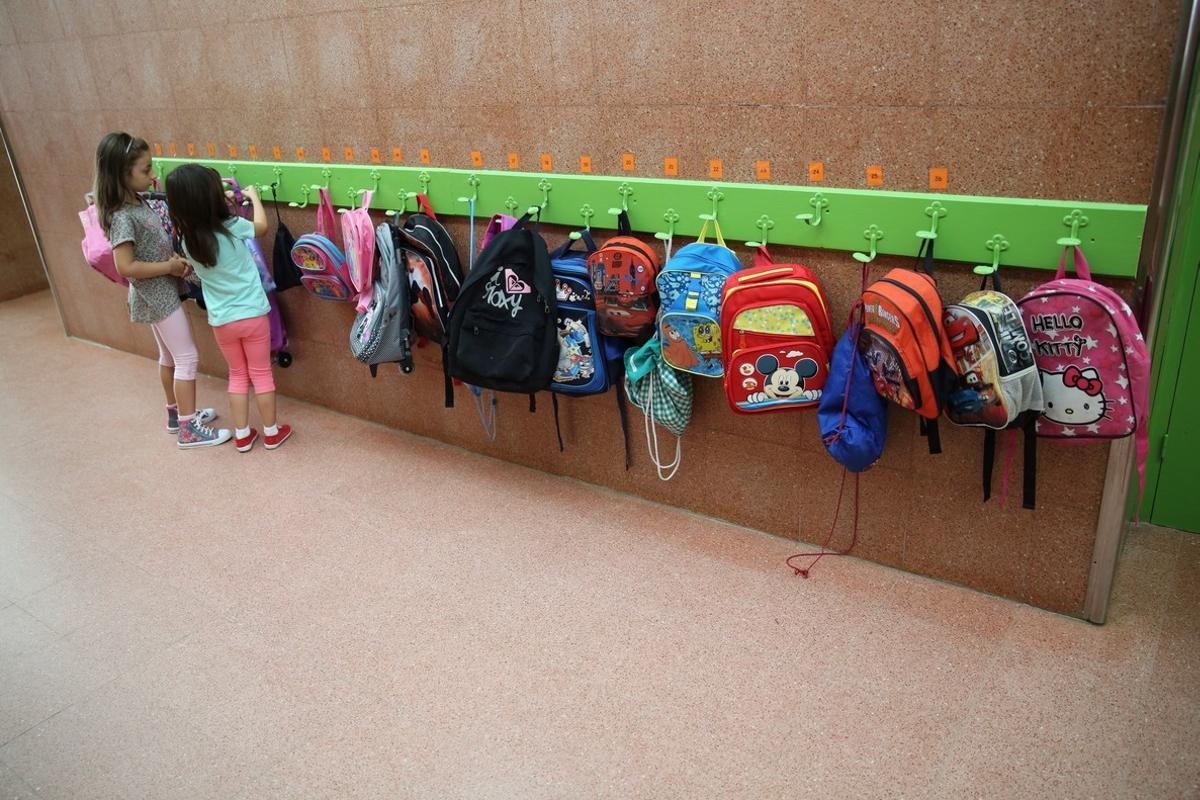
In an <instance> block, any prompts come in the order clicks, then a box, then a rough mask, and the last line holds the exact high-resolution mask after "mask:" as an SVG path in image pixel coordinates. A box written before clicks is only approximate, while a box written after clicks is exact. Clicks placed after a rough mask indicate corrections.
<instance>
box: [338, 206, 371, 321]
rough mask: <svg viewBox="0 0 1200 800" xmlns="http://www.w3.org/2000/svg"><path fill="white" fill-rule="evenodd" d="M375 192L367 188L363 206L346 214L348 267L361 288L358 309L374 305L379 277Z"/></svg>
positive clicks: (343, 238) (345, 233)
mask: <svg viewBox="0 0 1200 800" xmlns="http://www.w3.org/2000/svg"><path fill="white" fill-rule="evenodd" d="M371 194H372V193H371V192H364V193H363V199H362V206H361V207H359V208H355V209H351V210H350V211H347V212H346V213H345V214H343V215H342V242H343V243H344V244H345V246H346V268H347V270H348V271H349V273H350V282H351V284H353V286H354V290H355V291H356V292H358V313H360V314H361V313H363V312H364V311H366V310H367V308H369V307H370V305H371V295H372V293H373V291H372V288H373V286H374V279H375V226H374V224H373V223H372V222H371V212H370V208H371Z"/></svg>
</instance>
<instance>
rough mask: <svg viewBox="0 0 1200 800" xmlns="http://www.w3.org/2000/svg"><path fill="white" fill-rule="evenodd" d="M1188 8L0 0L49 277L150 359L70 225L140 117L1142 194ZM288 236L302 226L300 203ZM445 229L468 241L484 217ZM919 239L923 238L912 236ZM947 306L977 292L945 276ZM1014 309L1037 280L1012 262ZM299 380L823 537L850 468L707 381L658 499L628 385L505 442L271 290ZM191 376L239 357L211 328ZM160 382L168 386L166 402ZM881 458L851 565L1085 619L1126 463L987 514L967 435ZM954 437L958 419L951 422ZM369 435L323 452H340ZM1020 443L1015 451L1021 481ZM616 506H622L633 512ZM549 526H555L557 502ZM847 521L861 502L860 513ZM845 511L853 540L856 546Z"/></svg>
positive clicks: (606, 476) (507, 432)
mask: <svg viewBox="0 0 1200 800" xmlns="http://www.w3.org/2000/svg"><path fill="white" fill-rule="evenodd" d="M1178 13H1179V12H1178V8H1177V3H1176V2H1174V1H1173V0H1172V1H1171V2H1161V3H1152V2H1126V1H1122V0H1103V1H1100V2H1090V3H1079V2H1069V1H1068V0H1050V1H1049V2H1047V1H1046V0H1037V1H1035V0H1004V1H1003V2H983V0H975V1H974V2H971V1H968V0H953V2H944V3H932V2H917V3H896V2H874V1H871V2H844V1H843V2H835V1H834V0H820V1H818V0H798V1H797V2H785V1H784V0H765V2H762V3H757V4H746V3H741V2H732V0H713V1H712V2H707V3H704V4H688V3H664V2H626V1H625V0H618V1H617V2H609V3H582V2H571V3H563V2H551V0H519V2H515V3H508V4H494V3H483V2H477V1H476V0H460V1H454V2H392V3H388V2H353V1H352V0H261V1H256V0H210V1H209V2H205V3H200V4H197V3H194V2H182V1H181V0H161V1H160V2H151V0H91V1H90V2H83V1H82V0H81V2H67V0H26V1H25V2H17V1H16V0H8V1H7V2H5V3H4V4H3V5H2V6H0V110H2V113H3V117H4V121H5V123H6V124H7V126H8V129H9V131H10V135H11V136H12V139H13V141H14V146H15V149H16V154H17V159H18V162H19V164H20V167H21V169H22V171H23V173H24V175H25V178H26V180H27V182H28V184H29V189H30V192H31V194H32V197H33V203H34V206H35V215H36V217H37V222H38V226H39V229H40V230H41V232H42V236H43V239H44V242H45V247H46V250H47V257H48V259H49V262H50V268H51V273H52V277H53V279H54V281H55V284H56V286H57V288H58V289H59V292H60V294H61V295H62V303H63V307H64V309H65V313H66V317H67V325H68V328H69V330H70V332H71V333H72V334H74V335H77V336H81V337H85V338H89V339H95V340H98V341H102V342H105V343H107V344H110V345H113V346H115V347H119V348H123V349H127V350H131V351H135V352H140V353H146V354H149V353H151V352H152V351H153V349H154V348H153V343H152V340H151V337H150V334H149V332H148V331H147V330H146V329H145V328H144V327H139V326H133V325H131V324H129V323H128V321H127V317H126V315H125V312H124V304H123V297H122V293H121V292H120V291H119V290H117V289H116V288H115V287H113V286H111V285H109V284H106V283H105V282H104V281H103V279H102V278H100V277H99V276H97V275H95V274H93V273H91V272H90V271H89V270H88V269H87V268H86V267H85V266H83V264H82V261H81V258H80V254H79V245H78V240H79V237H80V232H79V225H78V221H77V217H76V211H77V208H78V205H79V202H80V201H79V197H80V194H81V193H82V191H83V190H84V189H85V188H86V187H87V185H88V184H89V181H90V177H91V160H92V157H93V152H94V147H95V144H96V141H97V140H98V138H99V137H100V135H101V134H103V133H104V132H106V131H108V130H117V129H120V130H129V131H131V132H134V133H136V134H139V135H141V136H143V137H145V138H147V139H149V140H150V141H153V142H159V143H162V144H164V145H167V144H169V143H171V142H174V143H176V145H177V147H178V148H179V150H180V152H185V147H186V144H187V143H194V144H196V145H197V146H198V148H199V149H200V152H202V153H203V152H204V149H205V145H206V144H207V143H209V142H212V143H214V144H215V145H216V146H217V147H218V148H220V150H221V152H222V153H224V152H225V148H227V147H228V146H229V145H231V144H232V145H234V146H236V147H237V148H239V152H240V153H241V154H242V155H243V156H244V155H245V153H246V152H247V148H248V146H249V145H254V146H256V147H257V149H258V152H259V155H260V157H263V156H265V155H268V154H269V153H270V151H271V148H272V147H274V146H276V145H278V146H280V147H281V148H283V150H284V152H285V153H288V154H289V155H290V154H292V153H294V150H295V148H296V147H303V148H305V150H306V151H307V153H308V156H309V158H310V159H311V158H313V157H314V156H315V155H317V154H319V152H320V149H321V147H322V146H329V147H331V148H332V149H333V152H334V154H335V157H340V154H341V151H342V148H343V147H353V148H354V149H355V151H356V153H358V154H359V157H361V155H362V154H364V153H366V152H367V151H368V149H369V148H371V147H380V148H383V149H384V152H385V153H390V150H391V148H392V147H394V146H399V147H402V148H403V149H404V152H405V154H406V158H407V160H408V161H410V162H412V161H415V159H416V154H417V152H418V150H419V149H420V148H428V149H429V150H430V152H431V155H432V159H433V162H434V163H435V164H442V165H447V166H468V164H469V154H470V152H471V151H472V150H479V151H481V152H482V154H483V157H484V159H485V165H486V166H489V167H501V166H502V165H503V164H504V163H505V157H506V155H507V153H509V152H510V151H511V152H516V153H517V154H518V155H519V157H520V159H521V160H522V163H523V164H524V165H527V166H532V165H534V164H536V162H537V158H538V156H539V154H540V153H542V152H549V153H551V154H552V155H553V156H554V158H555V159H556V162H557V164H558V166H559V168H560V169H571V168H572V167H573V166H574V165H575V164H576V163H577V159H578V157H579V155H581V154H588V155H591V156H592V157H593V160H594V164H595V168H596V171H597V172H610V173H615V172H616V171H617V170H618V169H619V164H620V155H621V154H622V153H624V152H632V153H634V154H635V155H636V157H637V163H638V172H639V173H640V174H647V175H657V174H660V173H661V164H662V159H663V158H664V157H666V156H676V157H678V158H679V160H680V176H681V177H688V178H704V177H706V176H707V169H708V160H709V159H712V158H719V159H722V160H723V161H724V166H725V172H726V176H727V178H728V179H731V180H751V179H752V178H753V174H754V162H755V160H757V159H761V158H766V159H770V160H771V161H772V165H773V172H774V179H775V180H777V181H780V182H789V183H803V182H805V181H806V169H805V167H806V164H807V162H808V161H810V160H820V161H822V162H824V164H825V170H826V181H827V183H828V184H829V185H834V186H863V185H864V184H865V168H866V167H867V166H868V165H871V164H880V165H882V166H883V168H884V174H885V188H893V189H908V190H923V189H924V188H925V187H926V184H927V170H928V168H929V167H931V166H945V167H947V168H948V169H949V174H950V189H951V190H952V191H955V192H964V193H979V194H1002V195H1014V196H1042V197H1062V198H1079V199H1086V200H1111V201H1123V202H1144V201H1145V200H1146V197H1147V196H1148V194H1149V190H1150V183H1151V173H1152V167H1153V160H1154V155H1155V147H1156V142H1157V137H1158V130H1159V125H1160V121H1161V119H1162V113H1163V100H1164V95H1165V90H1166V83H1167V73H1168V69H1169V62H1170V55H1171V48H1172V45H1173V41H1174V34H1175V28H1176V22H1177V16H1178ZM287 219H288V222H289V224H290V225H291V226H292V228H293V230H298V231H304V230H307V229H309V228H310V226H311V225H312V220H311V217H310V216H306V215H305V214H303V213H301V212H288V215H287ZM452 230H453V231H454V232H455V233H456V234H457V235H458V236H459V238H460V241H462V242H463V246H464V247H465V235H464V233H465V228H464V226H463V224H462V223H461V222H460V221H456V222H455V223H454V224H453V226H452ZM914 244H915V241H914ZM779 255H780V256H789V255H800V256H802V257H803V258H805V259H807V260H809V261H810V262H811V263H812V264H813V266H815V267H817V268H818V269H820V270H822V272H823V274H825V275H826V276H827V278H826V279H827V280H828V282H829V283H830V285H831V286H832V287H834V288H833V292H834V303H835V309H834V313H835V315H836V316H837V317H838V318H844V314H845V310H846V308H847V306H848V304H849V302H850V300H851V298H852V296H853V293H854V278H853V277H852V274H851V273H852V270H851V269H850V267H849V263H848V260H847V258H846V256H845V254H838V253H832V252H811V253H801V254H790V253H787V252H786V251H782V250H781V252H780V254H779ZM946 273H947V275H946V278H945V281H944V292H945V294H946V295H947V296H955V295H960V294H962V293H963V292H965V291H966V290H967V289H968V287H969V286H970V285H971V283H972V280H971V279H970V278H967V277H965V276H964V275H962V274H961V271H959V272H952V271H950V270H949V269H948V270H946ZM1010 277H1011V280H1010V286H1011V289H1012V290H1013V291H1014V292H1019V291H1023V290H1024V289H1025V288H1026V287H1028V286H1029V285H1031V284H1032V283H1033V282H1034V281H1036V280H1038V279H1039V278H1042V277H1043V275H1040V274H1014V275H1012V276H1010ZM283 304H284V307H285V312H286V314H287V317H288V322H289V326H290V330H291V336H292V341H293V350H294V351H295V354H296V364H295V365H294V366H293V367H292V368H291V369H290V370H286V371H279V378H280V380H281V385H282V387H283V390H284V391H285V392H286V393H288V394H290V395H293V396H297V397H303V398H306V399H311V400H314V401H317V402H321V403H325V404H327V405H330V406H333V407H335V408H339V409H343V410H346V411H349V412H351V413H356V414H363V415H366V416H369V417H371V418H374V419H378V420H380V421H383V422H386V423H389V424H393V425H398V426H401V427H404V428H408V429H410V430H414V431H417V432H420V433H424V434H428V435H430V436H434V437H437V438H440V439H444V440H446V441H449V442H454V443H457V444H462V445H464V446H467V447H471V448H474V449H478V450H481V451H483V452H487V453H493V454H495V455H498V456H500V457H502V458H507V459H511V460H514V461H518V462H521V463H525V464H529V465H531V466H534V467H538V468H541V469H546V470H550V471H554V472H561V473H564V474H568V475H573V476H576V477H580V478H583V479H585V480H590V481H595V482H597V483H602V484H606V485H609V486H613V487H616V488H618V489H623V490H628V491H633V492H637V493H639V494H642V495H645V496H647V497H651V498H653V499H656V500H661V501H663V502H667V503H672V504H676V505H680V506H684V507H687V508H692V509H696V510H698V511H702V512H704V513H709V514H715V515H719V516H723V517H726V518H729V519H732V520H735V521H738V522H742V523H745V524H748V525H753V526H756V527H759V528H763V529H766V530H769V531H772V532H776V533H779V534H782V535H785V536H793V537H795V536H802V537H803V538H805V539H807V540H809V541H818V540H821V539H823V538H824V535H825V533H826V531H827V529H828V526H829V523H830V520H831V518H832V513H833V505H834V499H835V496H836V490H837V487H838V480H839V472H838V471H837V470H836V469H835V468H834V465H833V464H832V462H831V461H830V460H829V459H828V457H827V456H826V455H825V454H824V453H823V451H822V449H821V446H820V443H819V440H818V436H817V433H816V426H815V420H814V418H813V417H812V416H811V415H794V416H776V417H771V418H759V419H745V418H741V417H736V416H734V415H732V414H730V413H728V412H727V411H726V410H724V406H723V398H722V397H721V396H720V392H719V387H718V385H717V384H716V383H715V382H700V383H701V386H700V390H699V404H698V410H697V414H696V417H695V419H694V421H693V424H692V428H691V430H690V431H689V433H688V435H687V437H686V438H685V440H684V467H683V469H682V471H681V472H680V475H679V477H678V478H677V479H676V480H675V481H674V482H672V483H670V484H661V483H659V482H658V481H657V480H656V479H655V478H654V477H653V473H652V471H650V470H648V469H647V463H646V458H645V454H644V444H643V443H642V441H641V439H640V435H641V434H640V431H639V430H637V429H635V430H634V431H633V432H632V439H633V445H634V450H635V453H636V458H635V462H636V463H635V469H634V470H633V471H632V472H630V473H628V474H626V473H624V472H623V471H622V470H621V468H620V464H621V458H620V446H619V441H618V436H617V434H616V433H615V430H616V414H615V409H613V408H612V400H611V398H591V399H585V400H577V401H569V402H566V403H564V406H565V408H564V414H563V424H564V434H565V437H566V440H567V452H566V453H565V454H561V455H560V454H559V453H558V452H557V449H556V448H555V447H554V444H553V442H554V432H553V420H552V418H551V417H550V415H549V409H548V408H543V409H542V410H541V411H539V413H538V414H537V415H536V416H530V415H529V414H528V413H527V412H526V411H525V410H524V409H523V406H522V403H521V401H520V400H517V399H510V398H504V399H502V400H501V407H500V436H499V439H498V441H497V442H496V443H495V444H487V443H485V442H484V441H483V439H482V437H481V435H480V434H479V432H478V430H477V422H476V420H475V411H474V409H473V408H472V407H471V404H470V403H469V402H468V401H467V400H466V395H462V397H461V400H462V402H460V406H459V408H457V409H456V410H454V411H453V412H445V411H443V410H441V409H440V408H439V404H438V398H439V392H438V379H437V375H436V373H437V368H436V360H435V359H434V356H433V354H432V353H428V352H426V353H424V354H423V356H422V358H421V360H420V363H419V366H418V370H417V372H416V374H415V375H413V376H411V377H408V378H401V377H400V376H398V375H395V374H392V373H391V372H388V373H387V374H385V375H383V376H381V377H380V378H379V379H378V380H376V381H371V380H370V379H369V378H368V377H367V374H366V371H365V370H364V369H362V368H361V367H360V366H358V365H357V364H356V363H355V362H354V361H353V360H351V359H350V358H349V356H348V355H347V353H346V345H345V344H344V341H345V332H346V329H347V326H348V322H349V319H350V310H349V309H348V308H345V307H341V306H338V305H335V304H329V303H320V302H318V301H314V300H312V299H310V298H308V297H304V296H302V295H300V294H298V293H297V292H290V293H288V294H286V295H285V296H284V297H283ZM194 327H195V329H196V330H197V332H198V334H199V335H198V338H199V340H200V341H201V343H202V348H203V354H204V360H203V367H204V368H205V369H206V370H208V371H212V372H217V373H220V372H221V371H222V362H221V359H220V357H219V354H218V352H217V350H216V348H215V346H214V345H213V343H212V339H211V336H210V335H209V334H207V333H206V332H205V331H204V329H203V317H202V316H199V315H197V316H195V318H194ZM154 390H155V382H154V381H153V380H151V379H150V377H149V376H148V378H147V382H146V396H147V402H150V401H151V400H152V399H153V396H154ZM891 422H892V431H891V435H890V437H889V441H888V449H887V453H886V455H885V457H884V461H883V463H882V464H881V465H880V466H879V467H878V468H876V469H875V470H873V471H871V472H870V473H867V474H866V475H864V476H863V479H862V528H863V532H862V534H861V536H860V542H859V547H858V552H860V553H861V554H862V555H864V556H866V557H868V558H873V559H877V560H879V561H882V562H885V563H889V564H894V565H897V566H900V567H903V568H906V569H912V570H915V571H918V572H923V573H926V574H930V575H936V576H940V577H944V578H947V579H950V580H955V581H960V582H962V583H966V584H968V585H972V586H976V587H979V588H982V589H986V590H989V591H994V592H997V593H1000V594H1004V595H1007V596H1010V597H1014V598H1019V599H1022V600H1025V601H1028V602H1031V603H1034V604H1037V605H1042V606H1045V607H1048V608H1054V609H1057V610H1061V611H1066V612H1068V613H1075V612H1078V611H1079V610H1080V608H1081V605H1082V598H1083V592H1084V586H1085V583H1086V576H1087V570H1088V565H1089V562H1090V558H1091V548H1092V537H1093V532H1094V525H1095V515H1096V505H1097V502H1098V499H1099V495H1100V490H1101V484H1102V479H1103V470H1104V466H1105V459H1106V449H1105V448H1104V447H1102V446H1092V447H1076V448H1058V447H1054V446H1052V445H1051V444H1045V445H1044V446H1043V447H1042V469H1041V472H1040V476H1039V489H1040V497H1041V504H1040V508H1039V510H1038V511H1037V512H1035V513H1029V512H1024V511H1021V510H1019V509H1017V508H1012V505H1014V504H1013V503H1010V508H1009V509H1007V510H1006V509H1001V508H999V507H998V506H997V503H996V502H995V501H993V502H992V503H990V504H989V505H987V506H982V505H981V504H980V503H979V497H978V489H977V484H978V470H979V464H978V461H979V449H980V437H981V434H979V432H977V431H964V430H952V431H947V432H946V434H945V439H946V441H945V450H946V452H945V454H944V455H942V456H940V457H937V458H931V457H929V456H927V455H926V454H925V453H924V452H922V449H921V448H922V445H921V444H920V442H919V439H918V437H917V435H916V432H915V426H914V424H913V419H912V417H911V416H909V415H904V414H899V413H897V414H893V415H892V417H891ZM946 427H950V426H946ZM353 460H354V449H353V443H347V447H346V449H345V451H344V452H340V453H331V454H330V463H331V465H335V466H336V465H349V464H351V463H353ZM1019 467H1020V458H1019V455H1018V457H1017V459H1016V464H1015V465H1014V483H1016V482H1017V481H1016V478H1015V476H1016V474H1017V472H1016V470H1019ZM613 502H618V501H617V500H615V499H614V501H613ZM555 513H559V511H556V512H555ZM844 518H845V515H844ZM848 535H849V526H848V522H847V523H843V524H842V525H841V526H840V532H839V534H838V537H837V538H836V539H835V543H838V542H840V543H842V544H845V543H846V541H847V537H848Z"/></svg>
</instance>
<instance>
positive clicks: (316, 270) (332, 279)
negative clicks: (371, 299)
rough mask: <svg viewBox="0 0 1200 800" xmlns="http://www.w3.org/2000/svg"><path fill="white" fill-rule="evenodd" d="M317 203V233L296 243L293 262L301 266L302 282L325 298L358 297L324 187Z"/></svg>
mask: <svg viewBox="0 0 1200 800" xmlns="http://www.w3.org/2000/svg"><path fill="white" fill-rule="evenodd" d="M320 195H321V199H320V201H319V202H318V203H317V232H316V233H306V234H304V235H303V236H301V237H300V238H299V239H297V240H296V243H295V244H294V245H292V262H293V263H294V264H295V265H296V266H297V267H299V268H300V285H302V286H303V287H304V288H305V289H307V290H308V291H309V292H311V293H313V294H314V295H316V296H317V297H319V298H321V299H322V300H345V301H347V302H349V301H352V300H354V298H355V295H356V292H355V289H354V282H353V281H352V280H351V278H350V269H349V267H348V266H346V257H345V256H344V255H342V249H341V246H340V245H339V244H338V242H337V238H338V224H337V219H335V217H334V214H333V203H331V202H330V201H329V190H328V189H325V188H322V189H321V192H320Z"/></svg>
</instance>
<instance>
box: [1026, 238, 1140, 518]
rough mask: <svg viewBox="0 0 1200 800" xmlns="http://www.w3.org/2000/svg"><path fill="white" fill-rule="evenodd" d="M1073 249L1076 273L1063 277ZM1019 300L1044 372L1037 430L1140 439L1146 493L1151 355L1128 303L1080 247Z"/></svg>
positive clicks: (1074, 437)
mask: <svg viewBox="0 0 1200 800" xmlns="http://www.w3.org/2000/svg"><path fill="white" fill-rule="evenodd" d="M1068 254H1073V255H1074V260H1075V273H1076V275H1077V276H1078V277H1075V278H1068V277H1066V269H1067V256H1068ZM1017 305H1018V306H1020V308H1021V314H1022V316H1023V317H1024V318H1025V327H1026V328H1027V329H1028V331H1029V338H1030V341H1031V343H1032V345H1033V358H1034V361H1035V362H1036V363H1037V368H1038V371H1039V372H1040V373H1041V377H1042V396H1043V400H1044V403H1045V408H1044V409H1043V411H1042V415H1041V416H1040V417H1039V418H1038V420H1037V435H1038V436H1042V437H1047V438H1054V439H1062V440H1064V441H1087V440H1092V439H1121V438H1123V437H1126V436H1131V435H1132V436H1135V437H1136V451H1137V472H1138V486H1139V490H1144V487H1145V479H1146V452H1147V449H1148V441H1147V419H1148V417H1149V413H1150V399H1149V392H1150V354H1149V352H1148V350H1147V349H1146V342H1145V340H1144V339H1143V337H1142V332H1141V330H1140V329H1139V328H1138V324H1137V320H1136V319H1135V318H1134V316H1133V311H1132V310H1131V309H1130V308H1129V305H1128V304H1127V303H1126V302H1125V301H1124V300H1123V299H1122V298H1121V296H1120V295H1119V294H1117V293H1116V292H1115V291H1113V290H1112V289H1110V288H1108V287H1107V286H1103V285H1101V284H1099V283H1096V282H1095V281H1093V280H1092V275H1091V271H1090V270H1089V269H1088V263H1087V259H1086V258H1084V255H1083V251H1082V250H1080V249H1079V247H1078V246H1075V247H1070V246H1068V247H1067V248H1065V249H1064V250H1063V254H1062V258H1061V259H1060V260H1059V263H1058V272H1057V273H1056V274H1055V276H1054V280H1052V281H1050V282H1048V283H1044V284H1042V285H1041V286H1039V287H1037V288H1036V289H1034V290H1033V291H1031V292H1030V293H1029V294H1027V295H1025V296H1024V297H1022V298H1021V299H1020V301H1019V302H1018V303H1017ZM1138 506H1139V507H1140V506H1141V503H1140V498H1139V503H1138Z"/></svg>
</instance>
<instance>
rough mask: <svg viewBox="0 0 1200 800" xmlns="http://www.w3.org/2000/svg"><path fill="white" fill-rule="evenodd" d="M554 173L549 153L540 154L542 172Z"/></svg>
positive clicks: (552, 160)
mask: <svg viewBox="0 0 1200 800" xmlns="http://www.w3.org/2000/svg"><path fill="white" fill-rule="evenodd" d="M553 171H554V159H553V158H552V157H551V156H550V154H549V153H542V172H553Z"/></svg>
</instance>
